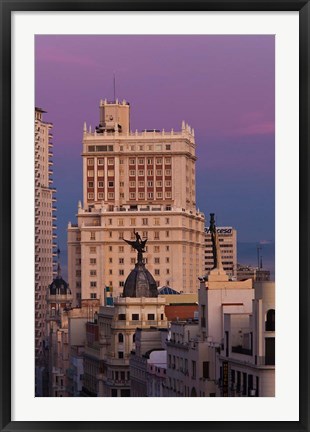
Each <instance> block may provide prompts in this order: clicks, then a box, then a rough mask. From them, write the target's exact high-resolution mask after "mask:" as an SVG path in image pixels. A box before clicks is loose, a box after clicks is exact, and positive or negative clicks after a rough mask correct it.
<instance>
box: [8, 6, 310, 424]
mask: <svg viewBox="0 0 310 432" xmlns="http://www.w3.org/2000/svg"><path fill="white" fill-rule="evenodd" d="M116 9H117V10H120V11H144V10H152V11H251V12H253V11H298V12H299V24H300V30H299V32H300V33H299V34H300V42H299V54H300V60H299V67H300V89H299V97H300V102H299V103H300V105H299V107H300V117H299V118H300V120H299V131H300V141H299V150H300V159H299V167H300V192H299V199H300V208H299V211H300V220H299V222H300V231H299V241H300V250H299V252H300V264H299V275H300V292H299V294H300V303H299V312H300V315H299V316H300V320H299V326H300V327H299V330H300V339H299V345H300V356H299V358H300V363H299V371H300V380H299V389H300V390H299V401H300V405H299V412H300V420H299V421H296V422H293V421H292V422H284V421H276V422H266V421H263V422H260V421H252V422H248V421H246V422H225V421H218V422H213V421H212V422H178V421H177V420H176V421H175V422H169V423H168V422H162V421H158V422H139V421H137V422H124V421H115V422H97V421H95V422H91V421H89V422H88V421H84V422H75V421H69V422H60V421H55V422H41V421H40V422H23V421H16V422H14V421H11V396H12V394H11V288H10V287H11V217H12V213H11V147H10V142H11V109H12V108H14V107H12V106H11V14H12V12H15V11H45V12H46V11H110V10H116ZM0 15H1V16H0V18H1V24H0V28H1V87H0V95H1V96H2V97H1V117H0V118H1V120H0V121H1V123H0V130H1V145H0V163H1V180H0V215H1V222H0V245H1V248H0V275H1V287H0V307H1V332H0V335H1V336H0V349H1V359H0V363H1V366H0V378H1V380H0V382H1V386H0V401H1V410H0V411H1V430H2V431H39V430H42V431H54V430H55V431H65V430H66V431H67V430H72V431H78V430H84V431H98V430H104V431H110V430H111V431H112V430H113V431H114V430H119V431H129V430H134V431H137V430H150V431H156V430H161V431H162V432H163V431H164V430H171V429H172V430H179V431H182V430H208V431H213V430H214V431H231V430H249V431H267V430H281V431H282V430H283V431H284V430H290V431H310V427H309V425H310V423H309V312H308V311H309V310H310V305H309V293H308V289H309V270H308V266H309V163H310V159H309V150H308V146H309V141H310V135H309V124H310V119H309V96H310V92H309V74H310V70H309V61H310V57H309V37H310V35H309V23H310V6H309V0H308V1H304V0H239V1H234V0H231V1H229V0H210V1H209V0H201V1H198V0H194V1H191V2H189V1H188V0H187V1H184V0H179V1H174V0H167V1H156V2H155V1H148V2H146V1H143V0H128V1H125V0H121V1H118V0H114V1H111V0H106V1H104V0H98V1H86V0H81V1H80V0H75V1H61V0H59V1H58V0H55V1H48V0H47V1H46V0H33V1H30V0H25V1H23V0H20V1H14V0H12V1H10V0H0ZM292 151H294V148H293V147H292ZM293 213H294V209H292V214H291V215H287V218H288V225H289V226H290V228H288V229H292V230H293V229H294V220H293V219H294V216H293ZM292 271H296V269H292ZM291 397H292V398H294V397H295V395H291ZM138 409H139V401H138V400H137V416H139V413H138ZM258 418H259V413H258Z"/></svg>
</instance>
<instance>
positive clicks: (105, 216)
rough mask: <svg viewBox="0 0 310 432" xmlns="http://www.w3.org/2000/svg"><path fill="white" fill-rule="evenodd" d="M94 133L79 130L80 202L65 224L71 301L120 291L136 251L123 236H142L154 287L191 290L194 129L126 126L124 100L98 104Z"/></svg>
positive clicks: (198, 267)
mask: <svg viewBox="0 0 310 432" xmlns="http://www.w3.org/2000/svg"><path fill="white" fill-rule="evenodd" d="M99 109H100V121H99V126H97V127H96V128H95V130H93V131H92V130H91V127H89V129H87V127H86V124H84V131H83V149H82V158H83V204H82V203H81V202H80V203H79V205H78V213H77V224H76V225H73V224H71V223H69V226H68V279H69V285H70V287H71V289H72V292H73V295H74V303H73V304H74V305H78V304H79V302H80V299H99V298H103V293H104V288H105V287H106V286H109V287H111V289H113V296H117V295H119V294H120V293H121V292H122V291H123V286H124V283H125V278H126V275H128V274H129V273H130V271H131V270H132V268H133V267H134V264H135V253H134V251H133V250H131V251H130V249H129V252H128V250H127V248H125V244H124V241H123V238H124V239H128V240H130V239H133V238H135V231H139V233H140V234H141V237H142V238H146V237H148V243H147V247H146V253H145V255H144V257H145V258H144V259H145V262H146V263H147V265H148V269H149V270H150V272H151V273H152V274H153V275H154V278H155V280H156V284H157V286H170V287H174V288H176V289H178V290H180V288H181V290H183V291H184V292H189V293H190V292H195V291H196V290H197V277H198V276H199V275H201V274H202V273H203V267H204V262H203V256H204V242H205V233H204V215H203V214H202V213H201V212H199V211H198V209H197V208H196V190H195V163H196V159H197V158H196V144H195V137H194V130H193V129H192V128H191V127H190V126H189V125H187V124H185V122H183V123H182V127H181V130H180V131H174V130H173V129H172V130H171V131H164V130H162V131H160V130H156V129H154V130H143V131H141V132H138V131H137V130H135V131H132V130H131V127H130V105H129V103H128V102H126V101H125V100H124V101H122V102H119V101H118V100H116V101H114V102H108V101H107V100H101V102H100V108H99Z"/></svg>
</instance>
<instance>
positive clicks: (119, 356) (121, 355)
mask: <svg viewBox="0 0 310 432" xmlns="http://www.w3.org/2000/svg"><path fill="white" fill-rule="evenodd" d="M118 358H119V359H122V358H124V353H123V351H119V352H118Z"/></svg>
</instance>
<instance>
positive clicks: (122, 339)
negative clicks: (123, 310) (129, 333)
mask: <svg viewBox="0 0 310 432" xmlns="http://www.w3.org/2000/svg"><path fill="white" fill-rule="evenodd" d="M118 341H119V342H124V335H123V333H119V334H118Z"/></svg>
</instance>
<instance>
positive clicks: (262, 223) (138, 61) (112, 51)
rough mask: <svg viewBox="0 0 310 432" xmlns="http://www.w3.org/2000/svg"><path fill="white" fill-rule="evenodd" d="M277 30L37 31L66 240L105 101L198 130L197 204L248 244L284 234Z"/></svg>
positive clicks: (143, 124)
mask: <svg viewBox="0 0 310 432" xmlns="http://www.w3.org/2000/svg"><path fill="white" fill-rule="evenodd" d="M274 44H275V41H274V36H260V35H259V36H36V40H35V71H36V75H35V92H36V93H35V100H36V105H37V106H39V107H41V108H43V109H45V110H46V111H47V112H48V113H47V114H45V119H46V120H48V121H51V122H52V123H53V124H54V129H53V134H54V139H53V142H54V185H55V187H56V188H57V190H58V193H57V206H58V215H57V216H58V237H59V245H60V248H61V250H62V251H65V249H66V227H67V223H68V221H69V220H71V221H72V222H75V214H76V210H77V202H78V200H79V199H82V163H81V162H82V160H81V156H80V154H81V150H82V145H81V143H82V130H83V123H84V121H86V122H87V124H88V125H89V124H91V125H92V128H94V127H95V126H96V125H97V124H98V122H99V108H98V107H99V100H100V99H101V98H102V99H104V98H107V99H109V100H112V99H113V73H115V74H116V97H118V98H119V99H123V98H124V99H126V100H127V101H129V102H130V104H131V127H132V129H133V130H135V129H138V130H141V129H154V128H155V129H162V128H165V129H167V130H170V129H171V128H174V129H175V130H180V128H181V122H182V120H185V121H186V122H187V123H189V124H190V125H191V126H192V127H194V129H195V137H196V143H197V150H196V153H197V156H198V161H197V203H198V207H199V209H200V210H202V211H203V212H204V213H205V214H206V215H207V220H209V216H208V215H209V213H210V212H214V213H215V214H216V220H217V225H219V226H220V225H229V226H231V225H232V226H234V227H235V228H237V230H238V240H239V241H242V242H259V241H263V240H264V241H265V240H270V241H274V195H275V190H274V189H275V188H274V164H275V155H274V150H275V149H274V121H275V106H274V92H275V82H274V75H275V45H274Z"/></svg>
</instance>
